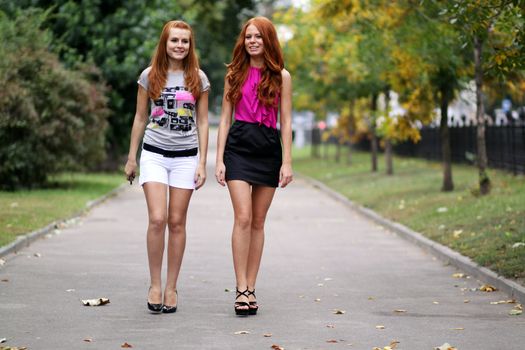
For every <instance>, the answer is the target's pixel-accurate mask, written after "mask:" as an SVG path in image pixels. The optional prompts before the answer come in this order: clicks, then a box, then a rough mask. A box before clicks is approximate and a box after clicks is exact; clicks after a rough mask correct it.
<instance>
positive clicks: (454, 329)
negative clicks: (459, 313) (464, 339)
mask: <svg viewBox="0 0 525 350" xmlns="http://www.w3.org/2000/svg"><path fill="white" fill-rule="evenodd" d="M452 330H453V331H464V330H465V328H463V327H456V328H452Z"/></svg>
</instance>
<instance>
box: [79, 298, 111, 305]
mask: <svg viewBox="0 0 525 350" xmlns="http://www.w3.org/2000/svg"><path fill="white" fill-rule="evenodd" d="M82 304H84V306H101V305H106V304H109V299H108V298H98V299H87V300H82Z"/></svg>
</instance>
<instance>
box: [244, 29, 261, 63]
mask: <svg viewBox="0 0 525 350" xmlns="http://www.w3.org/2000/svg"><path fill="white" fill-rule="evenodd" d="M244 47H245V48H246V52H248V54H249V55H250V56H251V57H259V56H262V54H263V53H264V42H263V38H262V35H261V33H260V32H259V29H257V27H256V26H254V25H253V24H250V25H249V26H248V28H246V34H245V35H244Z"/></svg>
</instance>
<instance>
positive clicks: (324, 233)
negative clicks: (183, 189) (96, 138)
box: [0, 155, 525, 350]
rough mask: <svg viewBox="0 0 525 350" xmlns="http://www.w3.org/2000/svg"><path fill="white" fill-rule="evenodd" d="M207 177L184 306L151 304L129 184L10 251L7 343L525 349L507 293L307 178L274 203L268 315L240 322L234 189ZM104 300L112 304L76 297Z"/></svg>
mask: <svg viewBox="0 0 525 350" xmlns="http://www.w3.org/2000/svg"><path fill="white" fill-rule="evenodd" d="M210 159H213V155H210ZM210 165H211V166H213V165H212V164H210ZM208 175H209V180H208V183H207V184H206V186H205V187H204V188H203V189H201V190H199V191H197V192H196V193H195V194H194V197H193V199H192V202H191V204H190V211H189V218H188V239H187V246H186V255H185V258H184V262H183V266H182V272H181V276H180V282H179V310H178V311H177V313H176V314H172V315H151V314H149V313H148V312H147V311H146V294H147V288H148V270H147V261H146V249H145V230H146V225H147V216H146V207H145V201H144V198H143V194H142V191H141V189H140V187H139V186H137V185H133V186H132V187H129V188H128V189H127V190H125V191H124V192H122V193H121V194H119V195H118V196H117V197H115V198H112V199H110V200H108V201H106V202H105V203H103V204H102V205H100V206H98V207H96V208H95V209H94V210H92V211H91V213H89V215H87V216H86V217H84V218H83V219H82V220H80V222H79V223H78V224H76V225H74V226H72V227H69V228H66V229H64V230H62V232H61V233H60V234H59V235H55V236H53V237H50V238H47V239H42V240H39V241H37V242H35V243H34V244H32V245H31V246H30V247H29V248H27V249H25V250H23V251H22V252H20V253H19V254H17V255H10V256H7V258H6V263H5V265H4V266H3V267H1V268H0V280H1V282H0V339H1V338H4V337H5V338H7V342H6V343H5V344H1V345H11V346H26V347H28V349H104V350H107V349H120V348H121V345H122V344H123V343H125V342H127V343H128V344H131V345H132V346H133V348H134V349H221V350H223V349H271V348H272V345H274V344H275V345H279V346H281V347H283V348H284V349H287V350H290V349H365V350H370V349H372V348H373V347H380V348H383V347H384V346H387V345H389V344H390V343H391V342H392V341H398V342H399V344H397V349H401V350H425V349H433V348H434V347H437V346H441V345H442V344H444V343H449V344H451V345H453V346H455V347H456V348H457V349H458V350H470V349H476V350H492V349H494V350H496V349H498V350H499V349H505V350H511V349H522V348H523V344H525V316H524V315H522V316H509V315H508V312H509V311H510V310H511V309H512V307H513V306H514V305H511V304H499V305H491V304H490V302H493V301H499V300H505V299H507V298H508V297H507V296H506V295H504V294H502V293H500V292H494V293H485V292H480V291H478V290H476V288H478V287H479V286H480V285H481V284H480V282H478V281H476V280H474V279H472V278H471V279H467V278H462V279H457V278H454V277H453V276H452V275H453V274H454V273H456V272H458V271H456V270H455V269H454V268H452V267H450V266H444V265H443V263H441V262H440V261H438V260H436V259H435V258H433V257H432V256H431V255H428V254H427V253H425V252H424V251H422V250H421V249H420V248H418V247H416V246H414V245H412V244H411V243H408V242H406V241H405V240H403V239H400V238H399V237H397V236H396V235H395V234H393V233H390V232H388V231H386V230H384V229H383V228H381V227H379V226H377V225H375V224H374V223H372V222H370V221H368V220H367V219H365V218H363V217H360V216H359V215H357V214H356V213H354V212H353V211H351V210H350V209H348V208H347V207H346V206H344V205H343V204H341V203H339V202H337V201H335V200H333V199H331V198H330V197H329V196H327V195H325V194H324V193H323V192H321V191H319V190H317V189H315V188H313V187H311V186H309V185H308V184H307V183H306V182H304V181H301V180H297V181H295V182H294V183H292V185H291V186H290V187H289V188H287V189H285V190H278V193H277V195H276V198H275V200H274V204H273V206H272V208H271V210H270V214H269V218H268V224H267V235H266V246H265V253H264V256H263V262H262V268H261V272H260V277H259V281H258V285H257V295H258V297H259V302H260V304H261V309H260V312H259V314H258V315H257V316H255V317H249V318H239V317H235V316H234V313H233V298H234V293H233V292H227V291H226V290H232V289H234V275H233V266H232V258H231V251H230V231H231V226H232V210H231V205H230V202H229V196H228V192H227V190H226V189H224V188H221V187H220V186H219V185H217V184H216V183H215V182H214V179H213V172H212V170H211V169H209V174H208ZM38 255H40V256H38ZM97 297H107V298H109V299H110V300H111V303H110V304H108V305H106V306H101V307H85V306H82V305H81V302H80V300H81V299H89V298H97ZM336 309H338V310H344V311H345V313H344V314H335V313H334V310H336ZM396 310H399V311H402V310H405V312H399V311H398V312H396ZM383 327H384V328H383ZM240 331H247V332H249V333H248V334H236V332H240ZM265 334H266V335H268V334H271V336H269V337H268V336H264V335H265ZM84 339H90V340H91V342H86V341H84ZM1 345H0V346H1Z"/></svg>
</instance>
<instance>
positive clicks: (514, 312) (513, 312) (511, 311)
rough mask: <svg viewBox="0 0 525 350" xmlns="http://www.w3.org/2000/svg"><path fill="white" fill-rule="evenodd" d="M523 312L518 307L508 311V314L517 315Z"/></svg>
mask: <svg viewBox="0 0 525 350" xmlns="http://www.w3.org/2000/svg"><path fill="white" fill-rule="evenodd" d="M522 313H523V310H520V309H512V310H510V311H509V315H511V316H519V315H521V314H522Z"/></svg>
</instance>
